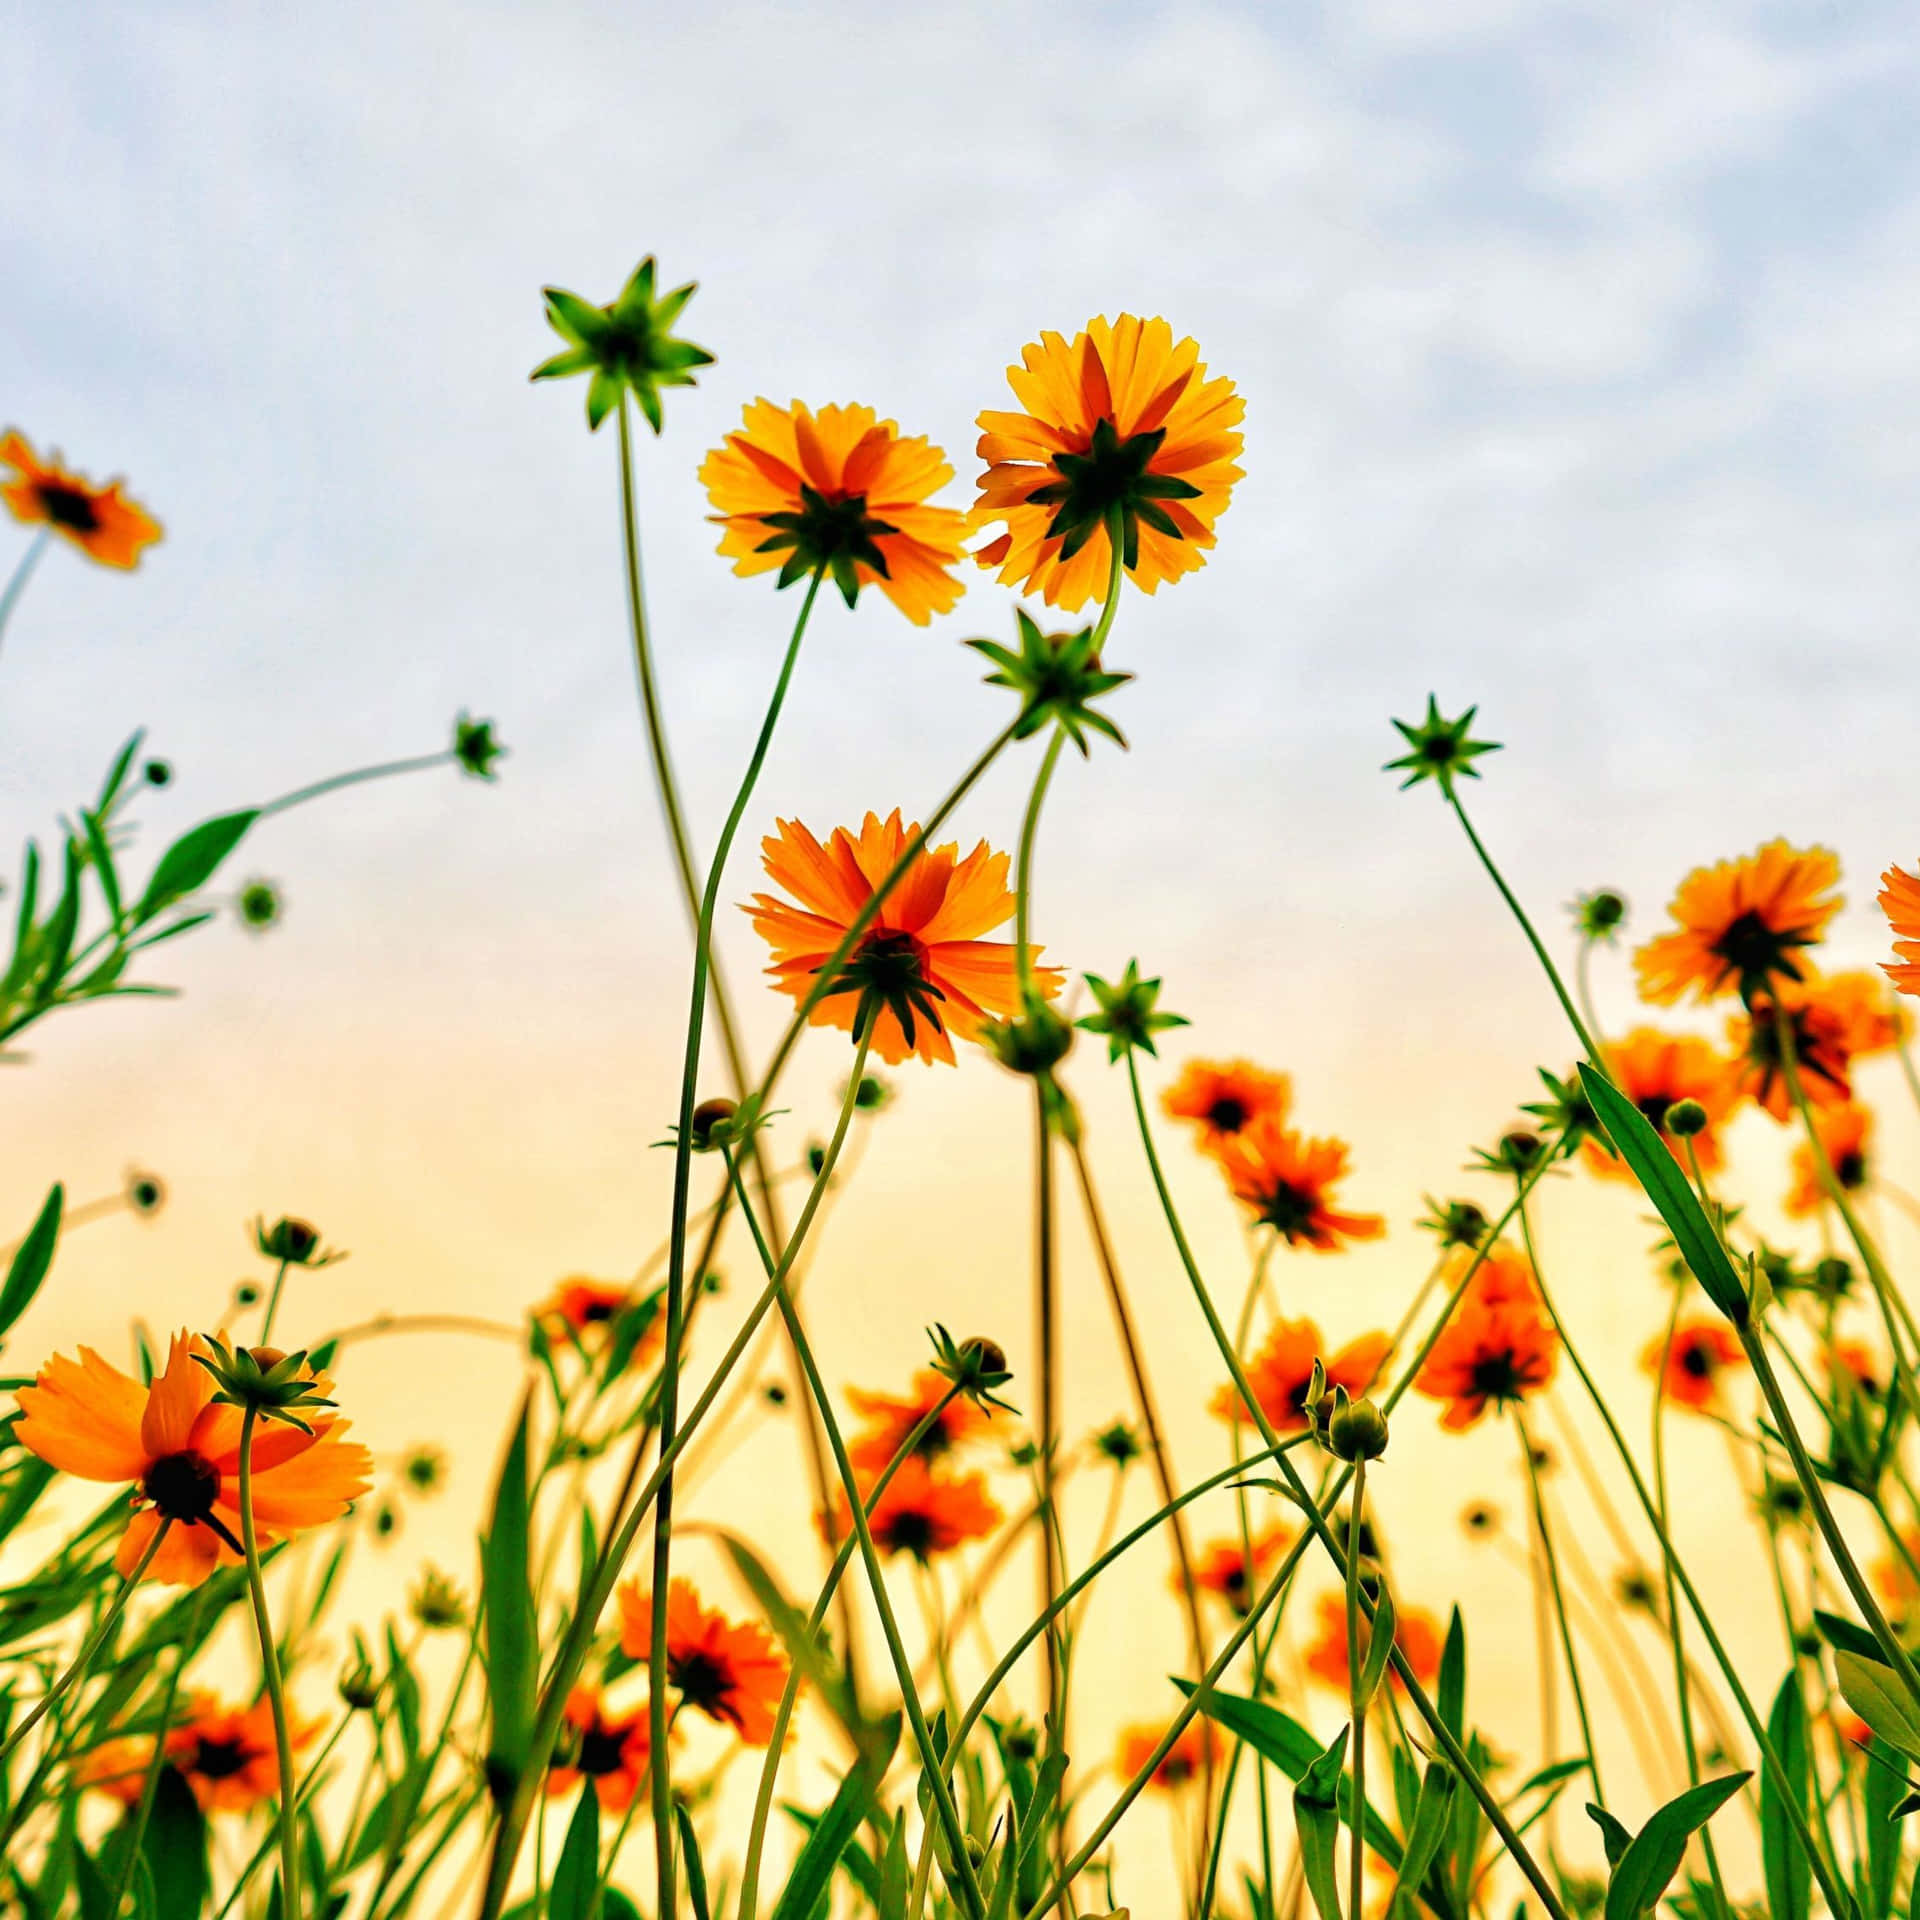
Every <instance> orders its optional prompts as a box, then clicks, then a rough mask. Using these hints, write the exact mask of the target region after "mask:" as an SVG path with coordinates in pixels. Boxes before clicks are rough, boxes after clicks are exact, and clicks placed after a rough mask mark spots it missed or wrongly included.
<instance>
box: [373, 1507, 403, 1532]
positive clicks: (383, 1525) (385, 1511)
mask: <svg viewBox="0 0 1920 1920" xmlns="http://www.w3.org/2000/svg"><path fill="white" fill-rule="evenodd" d="M371 1524H372V1527H373V1537H374V1538H375V1539H376V1540H391V1539H392V1538H393V1536H394V1535H395V1534H396V1533H398V1532H399V1531H400V1509H399V1508H398V1507H396V1506H395V1505H394V1504H393V1502H392V1501H391V1500H382V1501H380V1502H379V1503H378V1504H377V1505H376V1506H375V1507H374V1510H373V1520H372V1522H371Z"/></svg>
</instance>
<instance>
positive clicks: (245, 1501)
mask: <svg viewBox="0 0 1920 1920" xmlns="http://www.w3.org/2000/svg"><path fill="white" fill-rule="evenodd" d="M259 1417H260V1409H259V1408H258V1407H255V1406H250V1407H248V1408H247V1410H246V1412H245V1413H244V1414H242V1415H241V1417H240V1543H241V1546H242V1547H243V1548H244V1550H245V1553H246V1561H247V1592H248V1594H249V1595H250V1596H251V1598H252V1600H253V1627H254V1633H255V1635H256V1636H257V1637H258V1639H259V1642H260V1675H261V1678H262V1679H263V1680H264V1681H265V1683H266V1689H267V1702H268V1704H269V1706H270V1707H271V1708H272V1711H273V1739H274V1748H275V1752H276V1754H277V1756H278V1760H279V1768H280V1777H279V1780H278V1782H277V1783H276V1793H275V1797H276V1798H277V1799H278V1801H279V1803H280V1911H281V1913H282V1914H283V1915H284V1916H285V1920H300V1816H299V1803H298V1799H297V1797H296V1785H295V1781H294V1774H293V1736H292V1732H291V1730H290V1729H289V1727H288V1725H287V1699H286V1691H285V1689H284V1687H283V1686H282V1685H281V1681H280V1649H279V1647H278V1646H277V1645H276V1644H275V1642H274V1638H273V1623H272V1621H271V1620H269V1619H268V1617H267V1583H266V1581H265V1580H264V1579H263V1578H262V1577H261V1572H260V1543H259V1539H258V1537H257V1535H256V1533H255V1529H254V1524H253V1429H254V1423H255V1422H256V1421H257V1420H258V1419H259Z"/></svg>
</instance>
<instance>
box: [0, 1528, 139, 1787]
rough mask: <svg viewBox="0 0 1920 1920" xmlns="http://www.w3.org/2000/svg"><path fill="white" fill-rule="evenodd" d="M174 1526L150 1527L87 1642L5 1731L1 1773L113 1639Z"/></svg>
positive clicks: (0, 1753)
mask: <svg viewBox="0 0 1920 1920" xmlns="http://www.w3.org/2000/svg"><path fill="white" fill-rule="evenodd" d="M172 1525H173V1522H172V1521H171V1520H162V1521H161V1522H160V1524H159V1525H158V1526H157V1527H155V1528H154V1530H153V1538H152V1539H151V1540H149V1541H148V1542H147V1545H146V1550H145V1551H144V1552H143V1553H142V1554H141V1555H140V1558H139V1559H138V1560H136V1561H135V1562H134V1563H133V1570H132V1572H130V1573H129V1574H128V1575H127V1577H126V1578H125V1579H124V1580H123V1581H122V1582H121V1583H120V1591H119V1592H118V1593H116V1594H115V1595H114V1597H113V1604H112V1605H111V1606H110V1607H109V1608H108V1609H107V1611H106V1613H105V1614H104V1615H103V1616H102V1618H101V1621H100V1624H99V1625H98V1626H97V1627H95V1628H94V1630H93V1632H92V1633H90V1634H89V1635H88V1636H87V1640H86V1644H85V1645H84V1646H83V1647H82V1648H81V1649H80V1651H79V1652H78V1653H77V1654H75V1655H74V1657H73V1664H72V1665H71V1666H69V1667H68V1668H67V1670H66V1672H65V1673H63V1674H62V1675H61V1676H60V1678H59V1679H58V1680H56V1681H55V1682H54V1683H53V1685H52V1686H50V1687H49V1688H48V1689H47V1690H46V1692H45V1693H43V1694H42V1695H41V1696H40V1698H39V1699H38V1700H36V1701H35V1702H34V1703H33V1706H32V1709H31V1710H30V1711H29V1712H28V1714H27V1716H26V1718H25V1719H24V1720H22V1721H21V1722H20V1724H19V1725H18V1726H17V1727H15V1728H14V1730H13V1731H12V1732H11V1733H10V1734H8V1736H7V1741H6V1745H5V1746H0V1776H3V1775H4V1770H5V1768H6V1764H7V1762H8V1761H9V1760H11V1759H12V1758H13V1755H14V1751H15V1749H16V1748H17V1747H18V1746H19V1745H20V1743H21V1742H22V1741H23V1740H24V1739H26V1737H27V1735H28V1734H30V1733H31V1732H32V1731H33V1730H34V1728H35V1727H37V1726H38V1725H39V1724H40V1722H41V1721H42V1720H43V1719H44V1718H45V1717H46V1715H47V1713H48V1712H49V1711H50V1710H51V1709H52V1708H53V1707H55V1706H57V1705H58V1704H59V1702H60V1700H61V1699H62V1698H63V1697H64V1696H65V1694H66V1693H67V1691H68V1689H69V1688H71V1687H73V1686H74V1685H75V1684H76V1683H77V1682H79V1681H80V1680H83V1679H84V1678H85V1677H86V1674H87V1670H88V1668H90V1667H91V1666H92V1665H93V1663H94V1661H95V1660H96V1659H97V1658H98V1657H99V1654H100V1649H101V1648H102V1647H104V1646H105V1645H106V1644H107V1642H108V1640H109V1639H111V1638H112V1635H113V1630H114V1628H115V1627H117V1626H118V1625H119V1624H120V1616H121V1615H122V1614H123V1613H125V1612H126V1610H127V1602H128V1601H129V1600H130V1599H131V1598H132V1597H133V1590H134V1588H135V1587H137V1586H138V1585H139V1584H140V1578H141V1576H142V1575H143V1574H144V1573H145V1572H146V1570H147V1568H148V1567H149V1566H151V1565H152V1564H153V1556H154V1555H155V1554H156V1553H158V1552H159V1551H160V1543H161V1541H163V1540H164V1539H165V1538H166V1537H167V1530H168V1528H170V1527H171V1526H172Z"/></svg>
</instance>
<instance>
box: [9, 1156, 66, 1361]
mask: <svg viewBox="0 0 1920 1920" xmlns="http://www.w3.org/2000/svg"><path fill="white" fill-rule="evenodd" d="M66 1201H67V1190H66V1188H65V1187H63V1186H61V1185H60V1183H59V1182H58V1181H56V1182H55V1183H54V1185H53V1189H52V1191H51V1192H50V1193H48V1195H47V1197H46V1199H45V1200H44V1201H42V1202H41V1204H40V1212H39V1214H38V1215H37V1216H36V1217H35V1219H34V1223H33V1225H32V1226H30V1227H29V1228H28V1229H27V1237H26V1238H25V1239H24V1240H22V1241H21V1242H20V1245H19V1248H18V1249H17V1251H16V1252H15V1253H14V1256H13V1261H12V1264H11V1265H10V1266H9V1267H8V1268H7V1277H6V1281H5V1283H4V1284H0V1333H5V1332H6V1331H7V1329H8V1328H9V1327H11V1326H12V1325H13V1323H14V1322H15V1321H16V1320H18V1319H19V1318H20V1316H21V1315H22V1314H23V1313H25V1312H26V1310H27V1309H28V1307H30V1306H31V1305H32V1304H33V1297H34V1295H35V1294H37V1293H38V1292H39V1291H40V1285H41V1282H42V1281H44V1280H45V1279H46V1277H47V1269H48V1268H49V1267H50V1266H52V1265H53V1248H54V1243H55V1241H57V1240H58V1239H59V1238H60V1214H61V1210H62V1208H64V1207H65V1205H66Z"/></svg>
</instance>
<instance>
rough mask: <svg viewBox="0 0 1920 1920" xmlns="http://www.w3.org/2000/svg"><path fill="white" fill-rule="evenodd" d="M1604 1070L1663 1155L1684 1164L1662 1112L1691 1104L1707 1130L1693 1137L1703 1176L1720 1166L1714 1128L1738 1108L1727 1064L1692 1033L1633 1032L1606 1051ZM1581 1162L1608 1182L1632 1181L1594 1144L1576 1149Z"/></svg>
mask: <svg viewBox="0 0 1920 1920" xmlns="http://www.w3.org/2000/svg"><path fill="white" fill-rule="evenodd" d="M1607 1070H1608V1072H1609V1073H1610V1074H1611V1075H1612V1077H1613V1084H1614V1085H1615V1086H1616V1087H1618V1088H1619V1089H1620V1091H1621V1092H1622V1093H1624V1094H1625V1095H1626V1096H1627V1098H1628V1099H1629V1100H1631V1101H1632V1102H1633V1104H1634V1105H1635V1106H1636V1107H1638V1108H1639V1109H1640V1111H1641V1112H1642V1113H1644V1114H1645V1115H1646V1116H1647V1118H1648V1120H1650V1121H1651V1122H1652V1123H1653V1126H1654V1129H1655V1131H1656V1132H1658V1133H1659V1134H1660V1137H1661V1139H1662V1140H1665V1141H1666V1145H1667V1151H1668V1152H1669V1153H1671V1154H1672V1155H1673V1157H1674V1158H1675V1159H1676V1160H1678V1161H1679V1162H1680V1164H1681V1165H1682V1166H1685V1164H1686V1153H1685V1150H1684V1149H1683V1148H1682V1146H1681V1144H1680V1142H1679V1141H1677V1140H1674V1139H1671V1138H1669V1137H1668V1135H1667V1133H1666V1131H1665V1129H1666V1122H1667V1109H1668V1108H1669V1107H1671V1106H1673V1105H1675V1104H1676V1103H1677V1102H1678V1101H1681V1100H1696V1101H1698V1102H1699V1104H1700V1105H1701V1106H1702V1107H1704V1108H1705V1109H1706V1115H1707V1124H1706V1126H1705V1127H1703V1128H1702V1129H1701V1130H1700V1132H1698V1133H1697V1134H1695V1135H1694V1136H1693V1150H1694V1152H1695V1153H1696V1154H1698V1155H1699V1157H1700V1166H1701V1169H1702V1170H1703V1171H1704V1172H1707V1173H1713V1172H1715V1171H1717V1170H1718V1169H1719V1167H1720V1166H1721V1165H1722V1164H1723V1163H1724V1159H1725V1156H1724V1154H1723V1153H1722V1151H1721V1146H1720V1136H1719V1134H1718V1133H1717V1132H1716V1131H1715V1128H1716V1127H1717V1126H1718V1125H1719V1124H1720V1123H1721V1122H1722V1121H1724V1120H1726V1119H1727V1118H1728V1117H1729V1116H1730V1115H1731V1114H1732V1112H1733V1110H1734V1108H1735V1106H1737V1105H1738V1104H1739V1096H1738V1094H1737V1092H1736V1090H1735V1087H1734V1081H1733V1069H1732V1066H1731V1064H1730V1063H1729V1062H1728V1061H1727V1060H1726V1059H1725V1058H1724V1057H1723V1056H1722V1055H1721V1054H1720V1053H1719V1052H1718V1051H1717V1050H1716V1049H1715V1048H1714V1046H1713V1044H1712V1043H1711V1042H1710V1041H1707V1040H1702V1039H1701V1038H1700V1037H1699V1036H1698V1035H1697V1034H1692V1033H1663V1032H1661V1030H1660V1029H1659V1028H1658V1027H1635V1028H1634V1030H1633V1031H1632V1032H1631V1033H1629V1034H1628V1035H1627V1036H1626V1038H1625V1039H1623V1040H1617V1041H1615V1042H1614V1044H1613V1045H1612V1046H1610V1047H1609V1048H1608V1049H1607ZM1580 1153H1581V1158H1582V1159H1583V1160H1585V1162H1586V1164H1587V1165H1588V1166H1589V1167H1590V1168H1591V1169H1592V1170H1593V1171H1594V1172H1595V1173H1598V1174H1603V1175H1605V1176H1606V1177H1607V1178H1608V1179H1613V1180H1631V1179H1632V1178H1633V1172H1632V1169H1631V1168H1630V1167H1628V1165H1627V1163H1626V1162H1625V1161H1624V1160H1622V1159H1620V1158H1619V1157H1618V1156H1617V1155H1615V1154H1612V1153H1609V1152H1608V1151H1607V1148H1606V1146H1605V1145H1604V1144H1603V1143H1602V1142H1601V1141H1599V1140H1596V1139H1594V1138H1592V1137H1591V1136H1589V1137H1588V1138H1587V1139H1585V1140H1583V1141H1582V1142H1581V1144H1580Z"/></svg>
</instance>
